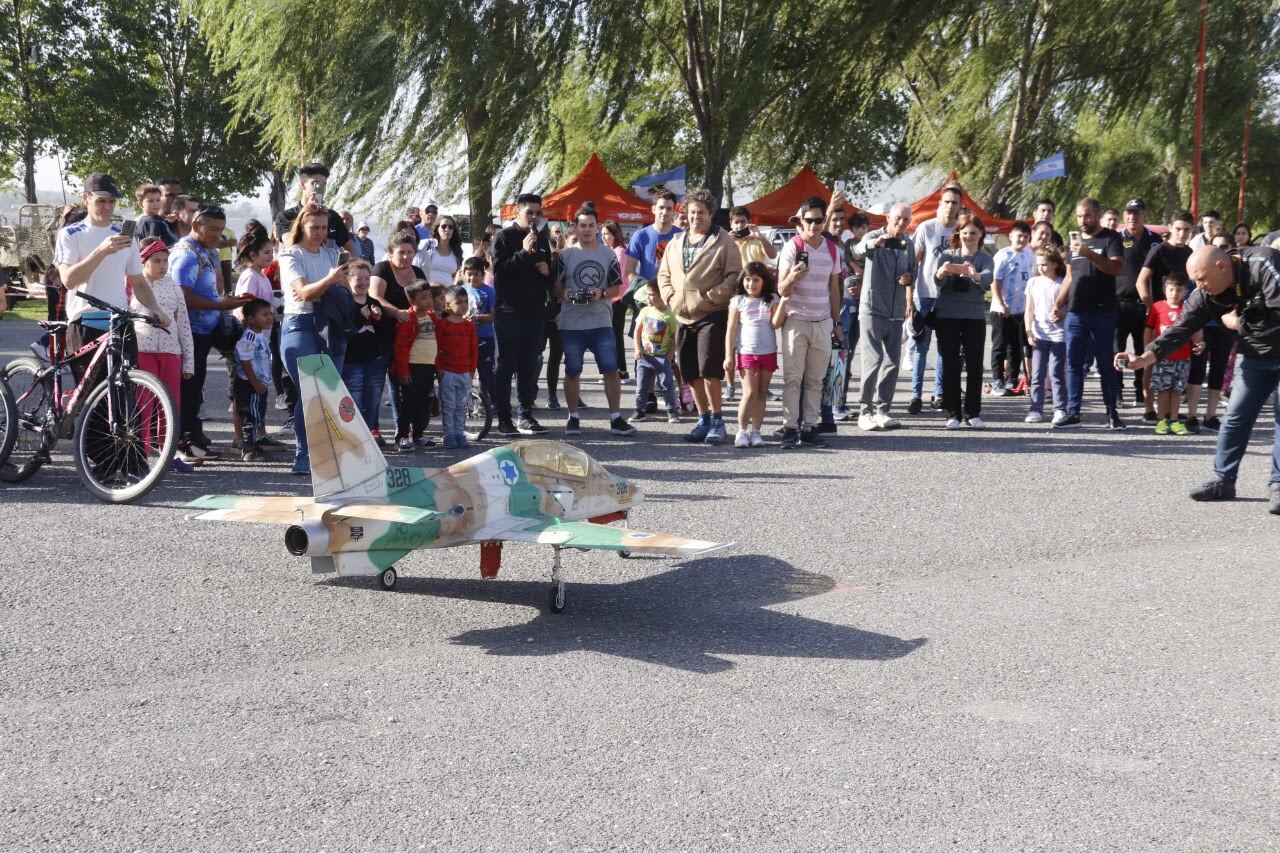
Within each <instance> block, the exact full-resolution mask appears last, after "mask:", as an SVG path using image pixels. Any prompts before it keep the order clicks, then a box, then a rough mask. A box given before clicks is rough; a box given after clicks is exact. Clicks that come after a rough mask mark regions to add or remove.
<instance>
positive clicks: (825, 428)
mask: <svg viewBox="0 0 1280 853" xmlns="http://www.w3.org/2000/svg"><path fill="white" fill-rule="evenodd" d="M811 432H816V433H819V434H821V435H835V434H836V424H835V421H832V422H831V423H827V422H826V421H823V422H822V423H820V424H818V425H817V426H816V427H814V428H813V430H811ZM801 440H803V439H801Z"/></svg>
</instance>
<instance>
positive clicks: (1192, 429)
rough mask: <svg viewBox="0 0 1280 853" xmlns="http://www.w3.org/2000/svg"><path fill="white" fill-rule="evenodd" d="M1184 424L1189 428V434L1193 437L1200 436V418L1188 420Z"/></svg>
mask: <svg viewBox="0 0 1280 853" xmlns="http://www.w3.org/2000/svg"><path fill="white" fill-rule="evenodd" d="M1183 423H1185V424H1186V426H1187V432H1189V433H1191V434H1192V435H1199V434H1200V419H1199V418H1187V419H1186V420H1185V421H1183Z"/></svg>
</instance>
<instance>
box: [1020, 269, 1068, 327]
mask: <svg viewBox="0 0 1280 853" xmlns="http://www.w3.org/2000/svg"><path fill="white" fill-rule="evenodd" d="M1061 288H1062V282H1060V281H1054V280H1053V279H1051V278H1049V277H1048V276H1043V275H1037V276H1032V278H1031V280H1030V281H1028V282H1027V293H1029V294H1030V295H1031V303H1032V307H1034V308H1035V315H1034V316H1033V318H1032V321H1031V329H1032V331H1033V332H1035V335H1036V340H1041V341H1053V342H1054V343H1059V342H1061V341H1065V340H1066V339H1067V337H1066V331H1065V330H1064V329H1063V328H1062V325H1061V324H1060V323H1055V322H1053V320H1052V318H1051V317H1050V315H1051V314H1053V305H1054V303H1055V302H1056V301H1057V299H1058V291H1059V290H1060V289H1061Z"/></svg>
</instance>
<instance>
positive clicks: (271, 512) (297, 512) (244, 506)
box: [187, 495, 316, 524]
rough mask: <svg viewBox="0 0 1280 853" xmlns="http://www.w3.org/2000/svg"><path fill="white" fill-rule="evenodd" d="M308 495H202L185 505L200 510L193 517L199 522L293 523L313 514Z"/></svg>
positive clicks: (311, 500)
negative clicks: (201, 510) (306, 496)
mask: <svg viewBox="0 0 1280 853" xmlns="http://www.w3.org/2000/svg"><path fill="white" fill-rule="evenodd" d="M315 505H316V502H315V500H313V499H312V498H302V497H294V496H292V495H281V496H274V495H272V496H258V497H255V496H252V495H205V496H204V497H202V498H196V499H195V500H193V501H192V502H191V503H189V504H187V506H189V507H191V508H192V509H203V510H206V512H202V513H200V514H199V515H197V516H195V517H196V518H197V519H200V520H201V521H247V522H253V523H256V524H297V523H298V522H299V521H302V519H303V518H305V517H306V516H308V515H315V514H316V513H315V510H314V507H315Z"/></svg>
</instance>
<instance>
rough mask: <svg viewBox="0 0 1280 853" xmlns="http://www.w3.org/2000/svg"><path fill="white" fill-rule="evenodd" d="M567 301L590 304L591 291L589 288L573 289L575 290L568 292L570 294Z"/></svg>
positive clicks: (575, 303)
mask: <svg viewBox="0 0 1280 853" xmlns="http://www.w3.org/2000/svg"><path fill="white" fill-rule="evenodd" d="M569 302H571V303H572V304H574V305H590V304H591V291H590V290H575V291H573V292H572V293H570V294H569Z"/></svg>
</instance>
